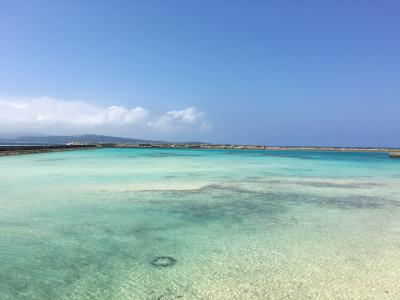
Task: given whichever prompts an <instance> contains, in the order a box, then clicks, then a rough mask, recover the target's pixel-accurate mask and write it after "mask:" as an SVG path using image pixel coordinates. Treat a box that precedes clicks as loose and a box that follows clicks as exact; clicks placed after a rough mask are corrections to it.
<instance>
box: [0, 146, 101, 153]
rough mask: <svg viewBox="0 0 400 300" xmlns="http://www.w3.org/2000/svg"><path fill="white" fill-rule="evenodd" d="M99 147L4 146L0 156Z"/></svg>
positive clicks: (0, 149) (0, 148) (1, 147)
mask: <svg viewBox="0 0 400 300" xmlns="http://www.w3.org/2000/svg"><path fill="white" fill-rule="evenodd" d="M97 147H99V145H95V144H93V145H5V146H0V156H8V155H19V154H33V153H45V152H58V151H69V150H84V149H91V148H97Z"/></svg>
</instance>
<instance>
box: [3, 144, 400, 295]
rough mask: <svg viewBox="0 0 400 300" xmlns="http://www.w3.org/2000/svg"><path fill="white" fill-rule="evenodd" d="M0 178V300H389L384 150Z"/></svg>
mask: <svg viewBox="0 0 400 300" xmlns="http://www.w3.org/2000/svg"><path fill="white" fill-rule="evenodd" d="M0 171H1V172H0V205H1V206H0V207H1V210H0V263H1V268H0V299H163V300H164V299H304V298H307V299H309V298H311V299H400V289H399V282H400V271H399V270H400V160H394V159H389V158H388V156H387V154H384V153H375V154H371V153H359V154H357V153H326V152H325V153H322V152H321V153H320V152H289V151H251V150H243V151H242V150H229V151H224V150H174V149H169V150H167V149H99V150H86V151H73V152H59V153H48V154H34V155H21V156H13V157H0ZM159 257H161V258H160V259H158V260H157V258H159ZM163 257H164V258H163ZM165 257H167V258H165ZM163 264H164V265H163Z"/></svg>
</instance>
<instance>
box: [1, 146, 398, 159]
mask: <svg viewBox="0 0 400 300" xmlns="http://www.w3.org/2000/svg"><path fill="white" fill-rule="evenodd" d="M95 148H166V149H205V150H206V149H216V150H217V149H222V150H273V151H324V152H365V153H368V152H375V153H376V152H382V153H387V154H388V155H389V157H390V158H400V149H399V148H383V147H382V148H381V147H374V148H367V147H366V148H363V147H317V146H263V145H226V144H103V143H102V144H84V143H82V144H81V143H77V144H67V145H26V146H24V145H4V146H2V145H0V156H11V155H21V154H35V153H47V152H60V151H73V150H86V149H95Z"/></svg>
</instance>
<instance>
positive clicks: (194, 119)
mask: <svg viewBox="0 0 400 300" xmlns="http://www.w3.org/2000/svg"><path fill="white" fill-rule="evenodd" d="M203 117H204V113H203V112H201V111H199V110H198V109H197V108H195V107H189V108H185V109H182V110H172V111H168V112H165V113H162V114H157V113H153V112H151V111H149V110H147V109H145V108H143V107H141V106H137V107H134V108H126V107H123V106H115V105H113V106H99V105H95V104H92V103H89V102H86V101H63V100H58V99H54V98H51V97H39V98H12V99H10V98H0V128H1V131H3V132H4V131H13V130H20V129H24V130H26V129H29V130H42V131H44V132H49V131H52V130H53V129H58V130H60V131H65V130H74V131H75V132H76V131H82V132H87V131H90V130H94V129H99V128H125V129H141V130H146V131H163V132H165V131H175V132H176V131H181V130H189V129H190V130H199V131H201V130H205V129H210V126H209V125H208V123H207V122H206V121H204V118H203Z"/></svg>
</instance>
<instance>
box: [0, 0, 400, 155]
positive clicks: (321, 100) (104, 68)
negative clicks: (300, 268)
mask: <svg viewBox="0 0 400 300" xmlns="http://www.w3.org/2000/svg"><path fill="white" fill-rule="evenodd" d="M399 16H400V2H399V1H394V0H393V1H391V0H388V1H384V2H378V1H334V2H330V3H322V2H319V1H301V2H299V1H285V2H282V1H271V2H265V1H252V2H248V1H229V2H226V1H208V0H206V1H201V2H194V1H191V2H189V1H175V0H173V1H168V2H165V1H113V2H112V3H111V2H107V1H96V2H94V1H85V2H83V1H75V0H74V1H57V2H54V1H46V0H43V1H42V0H41V1H37V0H33V1H1V2H0V42H1V47H0V66H1V67H0V135H1V134H5V133H17V132H38V133H43V134H49V135H74V134H104V135H111V136H122V137H131V138H138V139H152V140H168V141H203V142H211V143H236V144H265V145H314V146H349V147H350V146H364V147H368V146H386V147H400V138H399V137H400V122H398V119H399V117H398V115H399V111H400V56H399V53H400V18H399Z"/></svg>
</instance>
